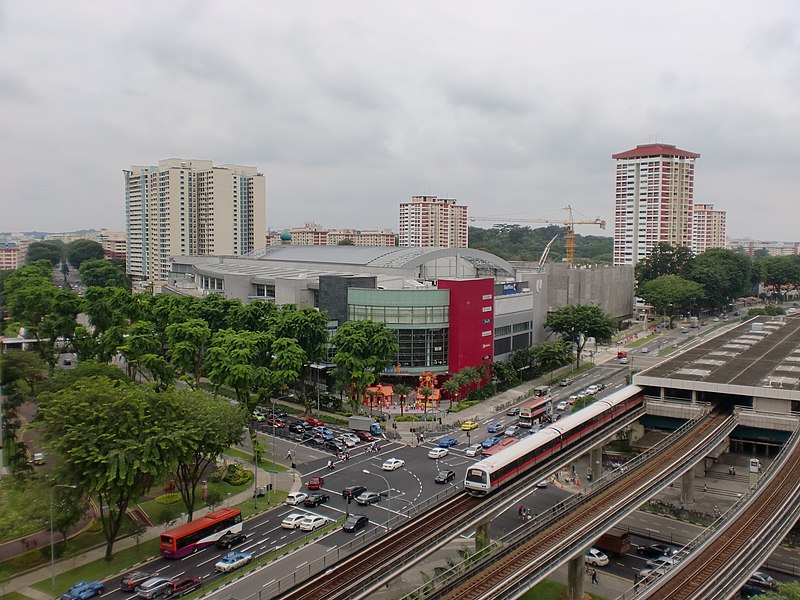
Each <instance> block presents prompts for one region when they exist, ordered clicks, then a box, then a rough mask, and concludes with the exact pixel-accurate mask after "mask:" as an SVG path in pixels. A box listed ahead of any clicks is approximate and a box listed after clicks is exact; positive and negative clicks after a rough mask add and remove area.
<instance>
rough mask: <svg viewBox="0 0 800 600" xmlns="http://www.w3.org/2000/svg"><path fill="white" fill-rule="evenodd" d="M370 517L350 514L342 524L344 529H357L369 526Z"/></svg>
mask: <svg viewBox="0 0 800 600" xmlns="http://www.w3.org/2000/svg"><path fill="white" fill-rule="evenodd" d="M367 523H369V519H368V518H367V516H366V515H350V516H349V517H347V520H346V521H345V522H344V525H342V530H343V531H357V530H359V529H362V528H364V527H366V526H367Z"/></svg>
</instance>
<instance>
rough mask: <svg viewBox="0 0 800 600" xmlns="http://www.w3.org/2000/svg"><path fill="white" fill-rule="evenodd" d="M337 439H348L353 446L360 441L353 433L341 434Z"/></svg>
mask: <svg viewBox="0 0 800 600" xmlns="http://www.w3.org/2000/svg"><path fill="white" fill-rule="evenodd" d="M339 437H341V438H345V439H349V440H350V441H351V442H353V445H356V444H358V443H359V442H360V441H361V439H360V438H359V437H358V436H357V435H356V434H355V433H343V434H342V435H340V436H339ZM340 441H341V440H340ZM345 443H346V442H345Z"/></svg>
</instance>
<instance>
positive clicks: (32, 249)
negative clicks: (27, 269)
mask: <svg viewBox="0 0 800 600" xmlns="http://www.w3.org/2000/svg"><path fill="white" fill-rule="evenodd" d="M63 255H64V244H63V243H62V242H56V241H47V242H33V243H32V244H31V245H30V246H28V257H27V262H28V263H32V262H36V261H38V260H46V261H47V262H49V263H50V266H52V267H55V266H56V265H57V264H58V263H60V262H61V258H62V257H63Z"/></svg>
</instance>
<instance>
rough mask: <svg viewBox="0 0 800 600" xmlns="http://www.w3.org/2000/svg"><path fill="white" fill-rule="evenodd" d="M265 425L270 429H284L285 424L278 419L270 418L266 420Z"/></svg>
mask: <svg viewBox="0 0 800 600" xmlns="http://www.w3.org/2000/svg"><path fill="white" fill-rule="evenodd" d="M267 425H268V426H270V427H286V423H285V422H284V421H283V420H281V419H279V418H278V417H270V418H269V419H267Z"/></svg>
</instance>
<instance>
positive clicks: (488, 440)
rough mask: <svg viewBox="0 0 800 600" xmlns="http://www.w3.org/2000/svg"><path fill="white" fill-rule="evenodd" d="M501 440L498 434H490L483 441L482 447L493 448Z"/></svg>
mask: <svg viewBox="0 0 800 600" xmlns="http://www.w3.org/2000/svg"><path fill="white" fill-rule="evenodd" d="M499 441H500V438H499V437H497V436H496V435H490V436H489V437H487V438H486V439H485V440H483V441H482V442H481V447H482V448H491V447H492V446H494V445H495V444H496V443H497V442H499Z"/></svg>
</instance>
